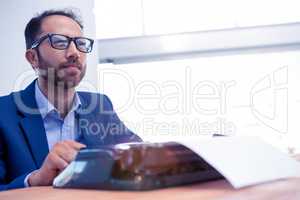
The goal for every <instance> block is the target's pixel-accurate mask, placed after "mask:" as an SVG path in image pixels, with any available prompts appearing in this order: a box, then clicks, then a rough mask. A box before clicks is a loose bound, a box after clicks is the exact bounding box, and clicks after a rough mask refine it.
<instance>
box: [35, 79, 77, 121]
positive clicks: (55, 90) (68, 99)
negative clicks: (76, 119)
mask: <svg viewBox="0 0 300 200" xmlns="http://www.w3.org/2000/svg"><path fill="white" fill-rule="evenodd" d="M38 86H39V88H40V89H41V91H42V92H43V94H44V95H45V96H46V97H47V99H48V101H49V102H50V103H52V105H53V106H54V107H55V108H56V109H57V110H58V112H59V114H60V116H61V117H62V118H64V117H65V116H66V115H67V114H68V112H69V111H70V109H71V107H72V104H73V99H74V95H75V88H74V87H71V88H66V87H65V86H64V85H59V84H58V85H54V84H50V82H49V81H47V80H44V79H42V78H38Z"/></svg>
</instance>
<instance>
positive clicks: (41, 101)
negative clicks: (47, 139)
mask: <svg viewBox="0 0 300 200" xmlns="http://www.w3.org/2000/svg"><path fill="white" fill-rule="evenodd" d="M35 100H36V103H37V106H38V109H39V111H40V113H41V115H42V118H43V119H44V118H45V117H46V116H47V115H48V114H49V113H50V112H53V111H54V112H57V109H56V108H55V107H54V106H53V104H52V103H50V102H49V101H48V99H47V97H46V96H45V95H44V94H43V92H42V91H41V89H40V87H39V86H38V82H37V81H36V82H35ZM80 107H81V101H80V98H79V96H78V93H77V92H75V95H74V100H73V104H72V107H71V109H70V111H69V112H74V111H76V110H78V109H79V108H80Z"/></svg>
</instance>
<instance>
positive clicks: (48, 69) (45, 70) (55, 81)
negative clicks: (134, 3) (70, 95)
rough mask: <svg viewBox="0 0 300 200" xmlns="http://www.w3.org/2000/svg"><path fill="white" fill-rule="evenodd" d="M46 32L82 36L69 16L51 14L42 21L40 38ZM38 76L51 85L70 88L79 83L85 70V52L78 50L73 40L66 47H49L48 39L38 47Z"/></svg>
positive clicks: (77, 26)
mask: <svg viewBox="0 0 300 200" xmlns="http://www.w3.org/2000/svg"><path fill="white" fill-rule="evenodd" d="M48 33H52V34H62V35H66V36H69V37H80V36H82V30H81V28H80V26H79V25H78V24H77V23H76V22H75V21H74V20H72V19H71V18H69V17H65V16H60V15H53V16H49V17H46V18H45V19H44V20H43V21H42V25H41V33H40V34H39V35H38V36H37V38H40V37H42V36H44V35H47V34H48ZM37 51H38V71H39V78H42V79H44V81H47V82H48V86H49V84H51V85H55V86H58V85H60V86H62V87H64V88H72V87H75V86H77V85H78V84H79V82H80V81H81V80H82V78H83V76H84V74H85V71H86V54H85V53H82V52H80V51H78V49H77V48H76V46H75V44H74V42H71V44H70V46H69V47H68V48H67V49H64V50H59V49H54V48H52V47H51V44H50V41H49V39H46V40H44V41H43V42H42V43H41V44H40V45H39V47H38V49H37Z"/></svg>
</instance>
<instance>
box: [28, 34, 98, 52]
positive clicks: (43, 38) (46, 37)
mask: <svg viewBox="0 0 300 200" xmlns="http://www.w3.org/2000/svg"><path fill="white" fill-rule="evenodd" d="M55 35H58V36H64V37H66V38H67V39H68V45H67V46H66V47H64V48H57V47H55V46H54V45H53V43H52V37H53V36H55ZM48 38H49V41H50V45H51V47H52V48H54V49H58V50H65V49H67V48H69V46H70V44H71V42H72V41H73V42H74V44H75V46H76V49H77V50H78V51H80V52H82V53H90V52H92V50H93V44H94V40H93V39H90V38H86V37H69V36H67V35H62V34H57V33H48V34H47V35H44V36H42V37H41V38H39V39H37V40H36V41H34V42H33V43H32V45H31V49H35V48H37V47H38V46H39V45H40V44H41V43H42V42H43V41H44V40H45V39H48ZM78 39H86V40H88V41H90V42H91V47H90V49H89V50H88V51H82V50H81V49H80V48H78V44H77V42H76V41H77V40H78Z"/></svg>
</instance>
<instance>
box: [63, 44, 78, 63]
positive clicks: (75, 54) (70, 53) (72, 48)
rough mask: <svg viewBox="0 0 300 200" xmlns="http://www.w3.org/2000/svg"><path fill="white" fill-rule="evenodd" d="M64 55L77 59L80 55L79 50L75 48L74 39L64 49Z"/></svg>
mask: <svg viewBox="0 0 300 200" xmlns="http://www.w3.org/2000/svg"><path fill="white" fill-rule="evenodd" d="M66 57H67V58H68V59H78V58H79V57H80V52H79V51H78V49H77V48H76V45H75V43H74V41H72V42H71V43H70V45H69V47H68V48H67V49H66Z"/></svg>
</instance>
